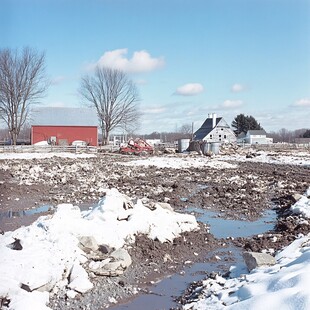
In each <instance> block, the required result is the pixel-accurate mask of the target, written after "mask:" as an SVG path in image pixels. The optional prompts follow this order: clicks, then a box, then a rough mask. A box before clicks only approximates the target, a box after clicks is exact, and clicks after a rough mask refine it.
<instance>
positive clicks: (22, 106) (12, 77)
mask: <svg viewBox="0 0 310 310" xmlns="http://www.w3.org/2000/svg"><path fill="white" fill-rule="evenodd" d="M48 85H49V83H48V81H47V79H46V76H45V55H44V53H41V54H39V53H37V52H36V51H34V50H32V49H30V48H24V49H23V51H22V52H21V53H20V54H19V53H18V51H12V50H11V49H2V50H0V117H1V118H2V119H3V120H4V122H5V123H6V125H7V127H8V130H9V134H10V137H11V140H12V141H13V144H16V140H17V137H18V135H19V133H20V130H21V128H22V127H23V125H24V124H25V122H26V121H27V119H28V117H29V107H30V106H31V105H32V104H35V103H37V102H38V101H39V100H40V99H41V98H42V97H43V96H44V95H45V92H46V90H47V88H48Z"/></svg>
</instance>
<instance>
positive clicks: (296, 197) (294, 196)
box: [292, 194, 303, 202]
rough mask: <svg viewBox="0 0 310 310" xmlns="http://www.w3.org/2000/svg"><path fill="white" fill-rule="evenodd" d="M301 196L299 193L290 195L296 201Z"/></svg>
mask: <svg viewBox="0 0 310 310" xmlns="http://www.w3.org/2000/svg"><path fill="white" fill-rule="evenodd" d="M301 197H303V196H302V195H300V194H294V195H292V198H293V200H294V201H295V202H297V201H298V200H299V199H300V198H301Z"/></svg>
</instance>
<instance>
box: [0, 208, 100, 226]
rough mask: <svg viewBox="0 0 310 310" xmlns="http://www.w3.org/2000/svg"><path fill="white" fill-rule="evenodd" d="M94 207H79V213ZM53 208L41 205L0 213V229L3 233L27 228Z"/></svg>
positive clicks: (52, 210)
mask: <svg viewBox="0 0 310 310" xmlns="http://www.w3.org/2000/svg"><path fill="white" fill-rule="evenodd" d="M92 207H94V204H83V205H79V208H80V209H81V211H85V210H88V209H90V208H92ZM54 211H55V207H54V206H52V205H42V206H39V207H37V208H32V209H28V210H17V211H13V210H9V211H3V212H0V228H1V229H2V230H4V231H12V230H15V229H17V228H19V227H21V226H28V225H30V224H32V223H33V222H34V221H35V220H37V219H38V218H39V217H40V216H41V215H48V214H52V213H53V212H54Z"/></svg>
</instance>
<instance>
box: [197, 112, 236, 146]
mask: <svg viewBox="0 0 310 310" xmlns="http://www.w3.org/2000/svg"><path fill="white" fill-rule="evenodd" d="M194 140H203V141H206V142H221V143H224V142H236V136H235V134H234V132H233V131H232V130H231V128H230V126H229V125H228V124H227V123H226V121H225V120H224V119H223V118H222V117H217V115H216V114H215V113H212V114H208V118H207V119H206V120H205V121H204V123H203V124H202V126H201V127H200V128H199V129H198V130H197V131H196V132H195V133H194Z"/></svg>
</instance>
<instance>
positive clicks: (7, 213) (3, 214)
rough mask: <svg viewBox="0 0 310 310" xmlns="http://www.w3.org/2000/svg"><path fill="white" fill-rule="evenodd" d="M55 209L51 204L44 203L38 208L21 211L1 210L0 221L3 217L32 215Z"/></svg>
mask: <svg viewBox="0 0 310 310" xmlns="http://www.w3.org/2000/svg"><path fill="white" fill-rule="evenodd" d="M53 210H54V207H53V206H51V205H43V206H40V207H38V208H34V209H29V210H20V211H12V210H9V211H5V212H0V221H1V220H3V219H10V218H16V217H24V216H30V215H34V214H40V213H44V212H49V211H53Z"/></svg>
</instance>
